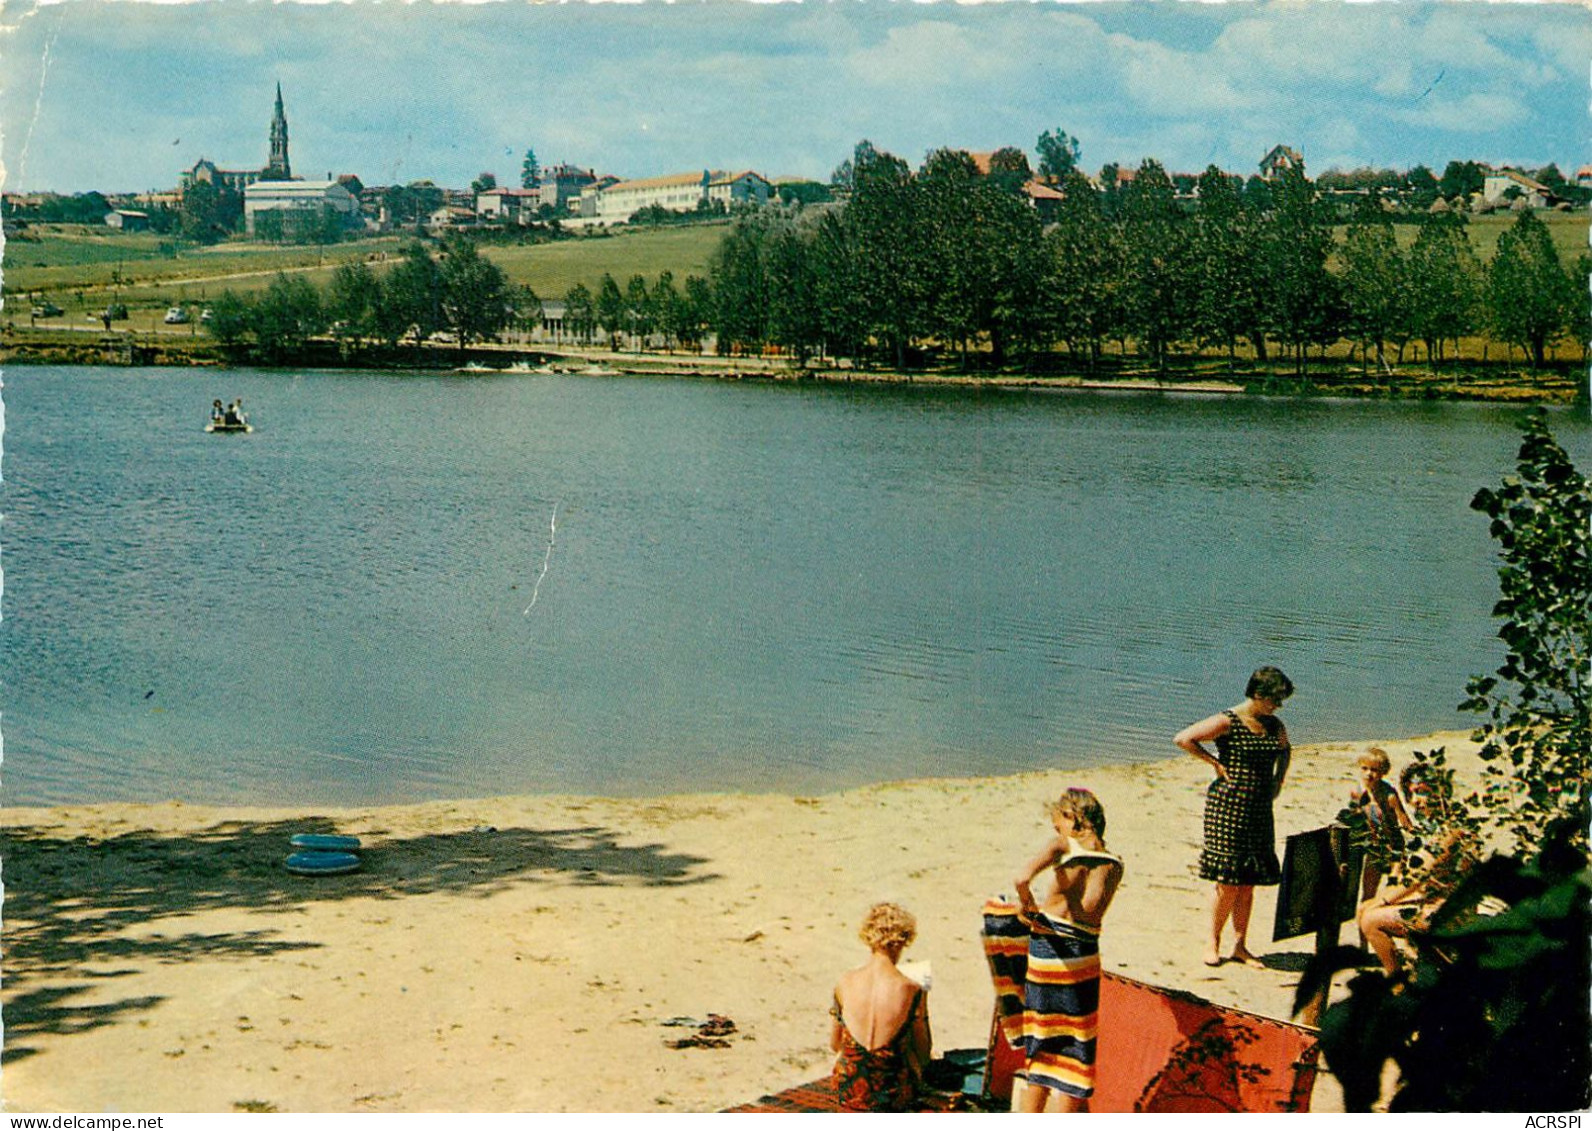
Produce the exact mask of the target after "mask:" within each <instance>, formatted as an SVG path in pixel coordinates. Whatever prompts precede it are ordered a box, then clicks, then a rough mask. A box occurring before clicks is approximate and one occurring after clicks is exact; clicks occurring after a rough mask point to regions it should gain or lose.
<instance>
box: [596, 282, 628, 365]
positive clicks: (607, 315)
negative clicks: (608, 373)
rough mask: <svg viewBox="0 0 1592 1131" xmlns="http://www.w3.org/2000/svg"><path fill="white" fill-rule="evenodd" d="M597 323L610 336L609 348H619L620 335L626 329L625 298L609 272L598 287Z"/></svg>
mask: <svg viewBox="0 0 1592 1131" xmlns="http://www.w3.org/2000/svg"><path fill="white" fill-rule="evenodd" d="M596 308H597V321H598V322H600V323H601V324H602V328H603V330H604V332H606V333H607V335H608V348H609V349H611V350H617V349H618V348H619V334H620V332H621V331H623V330H624V328H625V296H624V295H623V294H622V293H621V292H620V290H619V284H618V283H616V282H615V281H614V277H613V276H612V275H610V274H608V272H606V271H604V272H603V277H602V282H601V283H599V284H598V287H597V301H596Z"/></svg>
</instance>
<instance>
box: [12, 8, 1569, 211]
mask: <svg viewBox="0 0 1592 1131" xmlns="http://www.w3.org/2000/svg"><path fill="white" fill-rule="evenodd" d="M1589 65H1592V16H1589V14H1588V12H1587V11H1586V9H1584V8H1582V7H1580V6H1579V5H1575V4H1561V3H1490V4H1479V3H1458V2H1451V0H1447V2H1420V0H1416V2H1408V0H1406V2H1403V3H1398V4H1394V3H1389V2H1370V3H1355V4H1348V3H1342V2H1339V0H1313V2H1308V3H1306V2H1300V0H1292V2H1288V3H1269V2H1255V3H1195V2H1192V0H1161V2H1159V3H1150V2H1148V0H1137V2H1131V3H1108V2H1093V3H1055V2H1052V0H1006V2H991V3H978V4H974V3H962V4H956V3H951V2H947V0H941V2H938V3H921V2H920V3H902V2H880V0H820V2H813V0H806V2H801V3H797V2H786V3H758V4H754V3H750V2H749V0H704V2H695V3H684V2H681V3H662V2H659V0H648V2H642V3H581V2H578V0H576V2H567V3H560V4H527V3H524V2H515V0H498V2H487V3H476V4H457V3H417V4H407V3H395V2H392V0H387V2H384V3H373V2H369V0H352V2H347V3H322V4H313V5H312V4H298V3H274V4H267V3H242V2H238V0H199V2H194V3H162V4H155V3H144V2H138V0H121V2H114V3H113V2H108V0H65V2H61V3H52V4H45V5H38V4H32V3H28V2H26V0H23V2H18V0H6V2H5V3H4V7H3V9H0V83H3V84H4V85H3V88H0V128H3V131H4V133H3V138H0V156H3V159H4V162H5V171H6V185H5V187H6V189H7V190H10V191H23V190H38V189H54V190H57V191H63V192H75V191H82V190H85V189H89V188H99V189H107V190H143V189H153V188H169V187H172V186H173V185H174V184H175V182H176V179H177V173H178V171H179V170H181V169H184V168H187V167H189V166H191V165H192V164H193V162H194V161H195V160H197V159H198V158H199V157H201V156H205V157H209V158H211V159H212V160H214V161H216V162H218V163H219V164H221V165H223V166H226V167H233V168H258V167H259V166H261V165H263V164H264V162H265V158H266V149H267V145H266V139H267V126H268V124H269V120H270V112H271V100H272V98H273V95H274V91H275V85H276V83H277V82H278V81H280V82H281V83H282V88H283V93H284V97H285V100H286V103H287V113H288V122H289V125H290V130H291V135H292V157H293V165H294V171H295V172H297V173H299V174H301V175H310V176H313V175H319V174H321V173H325V172H334V173H343V172H352V173H356V174H358V175H359V176H360V177H361V178H362V179H363V180H364V181H365V182H366V183H367V184H386V183H390V182H393V181H410V180H415V179H419V178H430V179H432V180H435V181H437V182H438V183H440V184H447V185H455V186H462V185H465V184H467V183H468V182H469V181H470V180H471V178H473V177H474V176H475V175H476V174H477V173H479V172H481V171H483V170H490V171H493V172H495V173H496V174H497V176H498V178H499V180H500V181H503V182H505V183H510V182H513V183H517V181H518V176H519V165H520V157H521V155H522V154H523V152H524V150H525V149H526V147H527V146H531V147H534V148H535V150H536V153H537V156H538V157H539V158H540V159H541V160H542V162H543V163H544V164H548V163H552V162H562V161H567V162H570V163H572V164H577V165H581V166H586V167H593V168H596V169H597V170H598V172H600V173H601V172H611V173H614V174H616V175H619V176H622V177H642V176H651V175H656V174H660V173H669V172H679V171H685V170H690V169H698V168H703V167H713V168H751V169H756V170H758V171H759V172H762V173H764V174H765V175H767V176H770V177H778V176H810V177H814V178H818V179H827V177H828V175H829V173H830V171H831V170H832V169H833V168H834V167H835V166H836V165H837V164H839V163H840V162H841V161H843V160H844V159H845V158H846V157H847V156H848V155H849V154H850V152H851V149H852V147H853V146H854V145H855V144H856V143H857V142H858V141H859V140H861V139H863V138H867V139H869V140H870V141H872V142H873V143H874V144H875V145H877V146H878V147H880V148H881V149H886V150H889V151H891V152H893V153H896V154H899V155H900V156H902V157H905V158H906V159H908V160H909V161H911V162H912V163H913V164H914V165H916V164H917V163H919V162H920V161H921V160H922V158H923V156H924V154H925V153H926V152H927V151H928V150H930V149H932V148H935V147H938V146H942V145H943V146H952V147H956V148H964V149H969V150H986V149H994V148H996V147H999V146H1001V145H1017V146H1020V147H1022V148H1024V149H1026V150H1028V151H1029V152H1030V154H1032V153H1033V149H1034V142H1035V139H1036V138H1037V137H1038V136H1039V134H1040V133H1041V132H1042V131H1043V130H1046V129H1057V128H1059V129H1065V130H1067V131H1068V132H1070V133H1072V134H1074V135H1075V136H1077V137H1078V138H1079V139H1080V141H1081V143H1082V148H1083V164H1084V165H1085V167H1087V168H1089V169H1098V168H1099V167H1100V166H1101V165H1102V164H1104V163H1106V162H1108V161H1115V162H1118V163H1123V164H1135V165H1136V164H1137V163H1138V162H1139V161H1140V160H1141V159H1142V158H1144V157H1146V156H1150V157H1155V158H1157V159H1159V160H1161V161H1162V162H1163V163H1164V164H1166V165H1167V166H1168V167H1169V168H1171V169H1172V170H1174V171H1182V170H1187V171H1193V172H1197V171H1199V170H1201V169H1203V168H1204V167H1205V166H1206V165H1207V164H1210V163H1212V162H1214V163H1216V164H1218V165H1221V166H1223V167H1224V168H1228V169H1232V170H1236V171H1242V172H1249V171H1252V170H1253V169H1254V167H1255V164H1256V162H1258V161H1259V159H1260V158H1261V156H1262V155H1263V154H1264V153H1265V152H1266V150H1267V149H1269V148H1270V147H1271V146H1272V145H1273V144H1275V143H1277V142H1286V143H1288V144H1290V145H1292V146H1294V147H1295V148H1297V149H1299V150H1301V151H1302V152H1303V153H1304V155H1305V159H1306V162H1307V165H1308V167H1309V169H1310V170H1311V171H1312V172H1320V171H1322V170H1325V169H1328V168H1332V167H1338V168H1351V167H1354V166H1357V165H1363V164H1372V165H1378V166H1384V165H1392V166H1396V167H1401V168H1402V167H1408V166H1410V165H1413V164H1416V163H1422V162H1423V163H1425V164H1427V165H1430V166H1433V167H1434V168H1435V169H1436V170H1437V171H1438V172H1441V170H1442V166H1443V164H1445V163H1446V162H1447V161H1449V160H1451V159H1455V158H1460V159H1467V158H1469V159H1476V160H1482V161H1491V162H1517V163H1520V164H1524V165H1528V166H1538V165H1542V164H1545V163H1547V162H1549V161H1555V162H1557V163H1558V164H1559V165H1560V167H1561V168H1562V169H1564V171H1565V172H1566V173H1573V172H1574V170H1575V169H1576V168H1577V167H1578V166H1580V165H1582V164H1585V163H1588V162H1592V146H1589V145H1588V138H1589V118H1588V101H1589V85H1588V84H1589Z"/></svg>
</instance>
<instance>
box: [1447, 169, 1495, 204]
mask: <svg viewBox="0 0 1592 1131" xmlns="http://www.w3.org/2000/svg"><path fill="white" fill-rule="evenodd" d="M1486 180H1487V174H1486V173H1485V172H1483V171H1482V167H1481V166H1480V165H1478V164H1476V162H1474V161H1450V162H1449V163H1448V165H1447V166H1446V167H1445V168H1444V169H1443V175H1442V177H1441V178H1439V179H1438V182H1437V191H1438V192H1439V193H1440V194H1442V196H1443V197H1444V198H1446V199H1448V200H1453V199H1455V198H1456V197H1457V198H1459V199H1461V200H1468V199H1469V198H1470V197H1471V195H1472V194H1473V193H1478V192H1480V191H1481V190H1482V186H1483V185H1484V184H1485V183H1486Z"/></svg>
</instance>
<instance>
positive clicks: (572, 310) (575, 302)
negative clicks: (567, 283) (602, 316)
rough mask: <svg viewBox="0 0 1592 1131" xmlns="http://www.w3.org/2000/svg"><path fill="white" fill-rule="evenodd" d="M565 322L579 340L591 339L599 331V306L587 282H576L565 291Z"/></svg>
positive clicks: (586, 340) (587, 340)
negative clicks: (593, 299) (594, 300)
mask: <svg viewBox="0 0 1592 1131" xmlns="http://www.w3.org/2000/svg"><path fill="white" fill-rule="evenodd" d="M564 323H565V324H566V325H567V326H568V327H569V330H570V333H572V334H573V335H574V336H575V340H576V341H578V342H589V341H591V338H592V335H593V334H594V333H596V332H597V307H596V304H595V303H593V302H592V297H591V291H590V290H588V289H587V287H586V284H585V283H576V284H575V285H574V286H572V287H570V288H569V290H567V291H565V292H564Z"/></svg>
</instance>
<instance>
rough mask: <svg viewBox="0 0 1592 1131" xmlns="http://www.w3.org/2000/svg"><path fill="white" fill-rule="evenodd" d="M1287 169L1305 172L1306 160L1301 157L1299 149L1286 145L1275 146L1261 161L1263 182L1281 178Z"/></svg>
mask: <svg viewBox="0 0 1592 1131" xmlns="http://www.w3.org/2000/svg"><path fill="white" fill-rule="evenodd" d="M1285 169H1297V170H1298V171H1299V172H1301V173H1302V172H1304V171H1305V159H1304V158H1303V157H1301V156H1300V154H1299V151H1298V150H1297V149H1293V148H1291V147H1289V146H1286V145H1274V146H1272V148H1271V152H1270V153H1268V154H1266V156H1264V157H1262V158H1261V159H1260V177H1261V180H1265V181H1271V180H1275V179H1276V178H1277V177H1279V176H1281V175H1282V173H1283V171H1284V170H1285Z"/></svg>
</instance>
